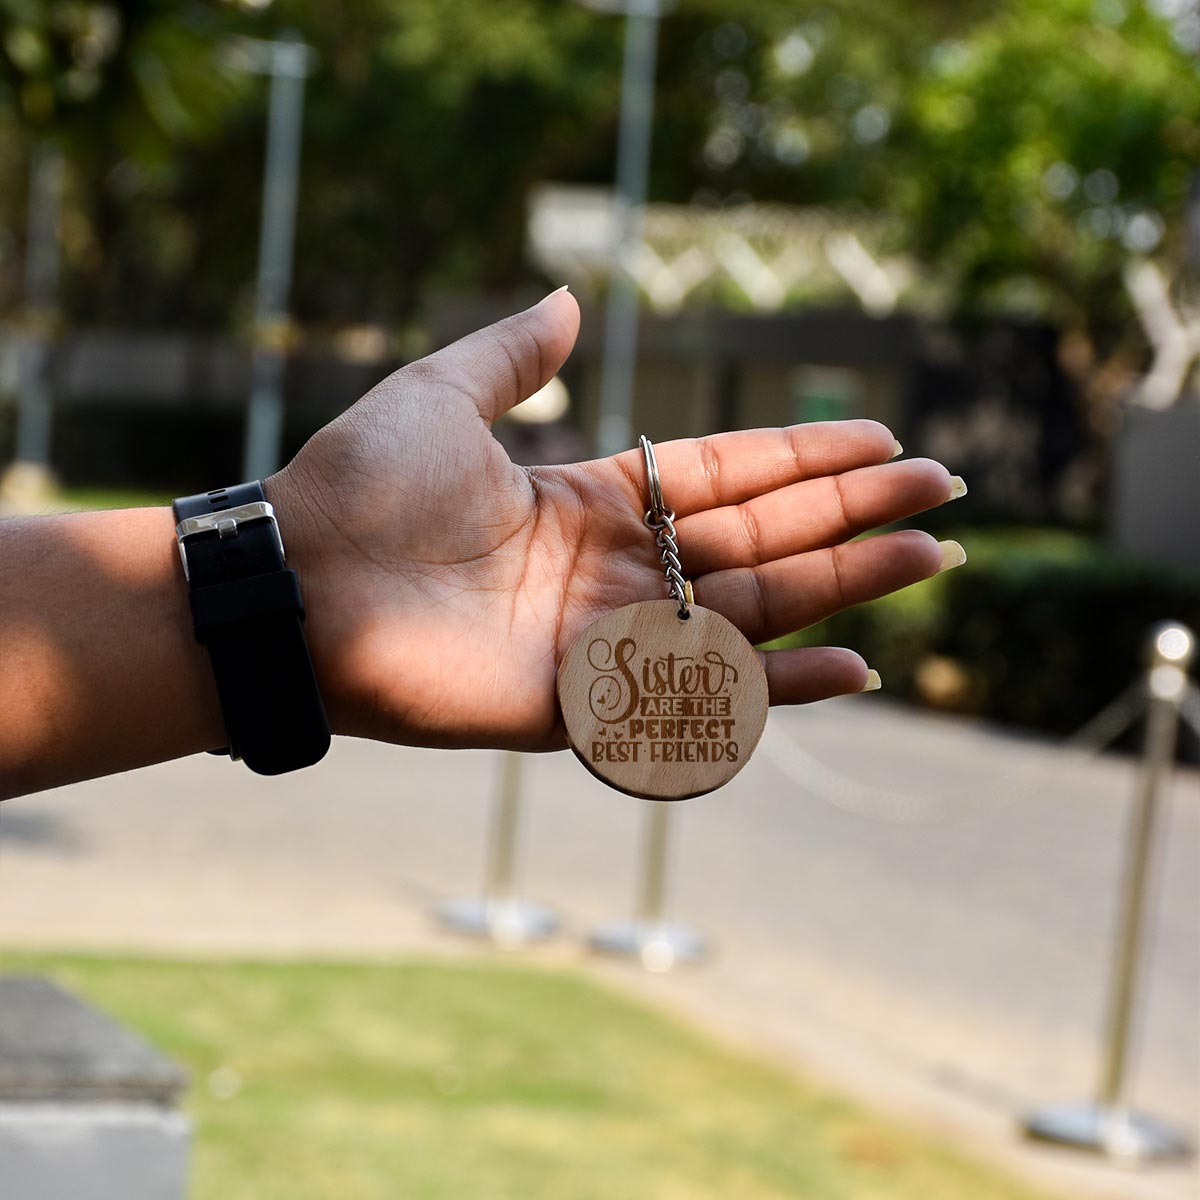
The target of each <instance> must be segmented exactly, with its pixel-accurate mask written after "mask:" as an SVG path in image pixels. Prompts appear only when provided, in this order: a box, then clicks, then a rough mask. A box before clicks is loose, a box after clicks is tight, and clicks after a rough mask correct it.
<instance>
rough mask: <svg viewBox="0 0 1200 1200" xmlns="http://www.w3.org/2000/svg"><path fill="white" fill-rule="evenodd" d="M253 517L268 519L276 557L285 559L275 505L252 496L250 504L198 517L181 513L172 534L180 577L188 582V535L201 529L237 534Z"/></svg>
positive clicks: (222, 535) (194, 534) (210, 531)
mask: <svg viewBox="0 0 1200 1200" xmlns="http://www.w3.org/2000/svg"><path fill="white" fill-rule="evenodd" d="M254 521H270V522H271V532H272V533H273V534H274V535H275V545H276V546H278V547H279V557H280V558H282V559H284V560H285V561H286V558H287V556H286V555H285V554H284V550H283V538H282V537H280V535H279V522H278V521H277V520H276V519H275V509H274V507H273V506H272V505H270V504H268V503H267V502H266V501H265V500H256V501H255V502H254V503H253V504H239V505H238V506H237V507H236V508H225V509H220V510H219V511H217V512H213V513H206V514H205V515H204V516H200V517H185V518H184V519H183V520H182V521H180V522H179V524H178V525H176V526H175V537H176V539H177V541H178V543H179V559H180V561H181V562H182V563H183V577H184V579H186V580H187V581H188V582H189V583H190V582H191V573H190V571H189V570H188V559H187V539H188V538H191V537H195V536H196V535H197V534H201V533H215V534H216V535H217V537H219V538H221V539H222V540H224V539H225V538H231V537H237V535H238V533H239V531H240V530H241V527H242V526H243V525H249V524H251V523H252V522H254Z"/></svg>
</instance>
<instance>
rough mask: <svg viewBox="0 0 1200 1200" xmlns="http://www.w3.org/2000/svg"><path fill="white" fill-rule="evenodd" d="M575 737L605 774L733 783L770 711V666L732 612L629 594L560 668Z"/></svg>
mask: <svg viewBox="0 0 1200 1200" xmlns="http://www.w3.org/2000/svg"><path fill="white" fill-rule="evenodd" d="M558 701H559V704H560V705H561V706H562V714H563V722H564V724H565V725H566V728H567V740H568V741H569V742H570V744H571V749H572V750H574V751H575V753H576V755H577V756H578V757H579V759H580V761H581V762H582V763H583V764H584V766H586V767H587V769H588V770H589V771H591V772H592V773H593V774H594V775H598V776H599V777H600V778H601V779H603V780H604V782H605V783H607V784H609V785H610V786H612V787H615V788H617V789H618V790H619V791H622V792H627V793H629V795H631V796H641V797H643V798H644V799H646V800H685V799H687V798H688V797H689V796H701V795H703V794H704V793H705V792H711V791H712V790H713V789H714V788H719V787H720V786H721V785H722V784H724V783H728V782H729V781H730V780H731V779H732V778H733V777H734V776H735V775H736V774H737V773H738V772H739V771H740V770H741V769H742V767H743V766H745V764H746V760H747V759H748V758H749V757H750V755H751V753H752V752H753V750H754V747H755V746H757V745H758V739H759V738H760V737H761V736H762V731H763V726H764V725H765V724H766V720H767V676H766V672H765V671H764V670H763V667H762V662H761V661H760V660H759V657H758V655H757V654H756V653H755V651H754V647H753V646H751V645H750V643H749V642H748V641H746V639H745V638H744V637H743V636H742V635H741V633H739V632H738V630H737V628H736V627H735V626H733V625H731V624H730V623H729V622H728V621H727V620H726V619H725V618H724V617H722V616H720V615H719V614H718V613H715V612H712V611H710V610H709V609H707V608H699V607H697V606H696V605H692V607H691V615H690V617H689V618H688V619H687V620H686V621H683V620H680V618H679V606H678V605H677V604H676V603H675V601H674V600H648V601H644V602H643V603H641V604H629V605H626V606H625V607H624V608H618V609H617V610H616V611H615V612H611V613H609V614H608V615H607V616H604V617H601V618H600V620H598V621H596V622H594V623H593V624H591V625H589V626H588V627H587V629H585V630H584V631H583V633H582V634H580V636H579V637H578V638H577V639H576V640H575V642H574V643H573V644H572V646H571V648H570V650H568V651H567V653H566V657H565V658H564V659H563V660H562V664H561V665H560V666H559V668H558Z"/></svg>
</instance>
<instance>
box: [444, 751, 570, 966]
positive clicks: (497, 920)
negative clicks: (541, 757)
mask: <svg viewBox="0 0 1200 1200" xmlns="http://www.w3.org/2000/svg"><path fill="white" fill-rule="evenodd" d="M520 817H521V755H520V754H514V753H512V752H511V751H506V752H505V753H504V754H503V756H502V758H501V761H500V794H499V796H497V798H496V807H495V812H494V815H493V819H492V836H491V838H490V840H489V844H488V861H487V868H486V872H485V879H484V888H483V895H482V896H470V897H467V898H465V899H461V900H451V901H450V902H449V903H448V904H445V905H443V906H442V907H441V908H439V909H438V910H437V914H436V915H437V919H438V920H439V921H440V922H441V923H442V924H443V925H445V926H446V928H447V929H452V930H454V932H455V933H465V934H469V935H470V936H472V937H482V938H488V939H489V940H491V941H493V942H495V943H496V944H497V945H500V946H519V945H523V944H524V943H526V942H536V941H543V940H544V939H546V938H548V937H552V936H553V935H554V934H555V933H557V932H558V927H559V920H558V917H557V916H556V915H555V914H554V913H553V912H551V911H550V910H549V909H548V908H544V907H542V905H540V904H534V903H532V902H531V901H529V900H522V899H521V898H520V896H518V895H517V891H516V856H517V829H518V826H519V824H520Z"/></svg>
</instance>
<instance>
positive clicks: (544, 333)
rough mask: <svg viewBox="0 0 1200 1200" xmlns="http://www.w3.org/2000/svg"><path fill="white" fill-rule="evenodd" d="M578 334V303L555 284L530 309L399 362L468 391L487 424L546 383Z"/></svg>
mask: <svg viewBox="0 0 1200 1200" xmlns="http://www.w3.org/2000/svg"><path fill="white" fill-rule="evenodd" d="M578 334H579V305H578V304H577V303H576V302H575V297H574V296H572V295H571V293H570V292H568V291H566V290H565V289H563V288H560V289H559V290H558V291H557V292H551V293H550V295H548V296H547V297H545V299H543V300H542V301H540V302H539V303H538V304H535V305H534V306H533V307H532V308H527V309H526V310H525V311H524V312H520V313H517V314H516V315H515V316H511V317H505V319H504V320H503V321H497V322H496V324H495V325H489V326H488V327H487V328H486V329H480V330H478V331H477V332H475V333H472V334H468V335H467V336H466V337H465V338H461V339H460V340H459V341H457V342H454V343H453V344H452V345H449V346H447V347H446V348H445V349H444V350H439V351H438V352H437V353H436V354H431V355H430V356H429V357H428V358H423V359H421V361H420V362H419V363H414V364H413V365H412V366H410V367H405V368H404V369H403V370H402V371H401V372H400V374H401V375H404V374H405V373H409V372H415V373H419V374H420V376H421V377H422V378H424V379H425V380H427V381H430V382H433V383H441V384H445V385H449V386H450V387H452V388H454V389H455V390H457V391H459V392H461V393H463V394H464V395H466V396H468V397H469V398H470V399H471V400H472V401H473V402H474V404H475V407H476V408H477V409H478V410H479V415H480V416H481V417H483V419H484V420H485V421H486V422H487V423H488V424H489V425H490V424H491V423H492V422H493V421H495V420H496V419H497V418H498V417H501V416H503V415H504V414H505V413H506V412H508V410H509V409H510V408H513V407H514V406H516V405H517V404H520V403H521V401H522V400H528V399H529V397H530V396H532V395H533V393H534V392H536V391H538V390H539V389H540V388H543V387H545V386H546V384H547V383H549V382H550V380H551V379H553V378H554V376H555V375H556V374H557V373H558V370H559V368H560V367H561V366H562V365H563V363H564V362H566V360H567V355H569V354H570V353H571V350H572V348H573V347H574V345H575V338H576V337H577V336H578Z"/></svg>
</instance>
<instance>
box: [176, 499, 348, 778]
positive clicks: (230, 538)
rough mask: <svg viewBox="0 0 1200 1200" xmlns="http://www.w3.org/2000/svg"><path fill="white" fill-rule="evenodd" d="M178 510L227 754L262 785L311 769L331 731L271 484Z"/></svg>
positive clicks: (184, 502) (185, 502)
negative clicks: (270, 499)
mask: <svg viewBox="0 0 1200 1200" xmlns="http://www.w3.org/2000/svg"><path fill="white" fill-rule="evenodd" d="M173 507H174V512H175V521H176V532H177V534H178V536H179V553H180V557H181V558H182V559H183V570H184V575H185V576H186V578H187V582H188V589H189V599H190V601H191V606H192V619H193V623H194V627H195V633H196V640H197V641H199V642H201V643H202V644H203V645H204V646H205V647H206V648H207V650H208V654H209V658H210V659H211V661H212V668H213V674H214V676H215V677H216V681H217V694H218V696H219V697H220V701H221V713H222V715H223V716H224V718H225V732H226V735H227V736H228V738H229V746H228V748H227V752H228V753H229V755H230V757H232V758H240V759H242V760H243V761H244V762H245V764H246V766H248V767H249V768H250V769H251V770H252V771H256V772H257V773H258V774H260V775H281V774H283V773H284V772H285V771H295V770H297V769H298V768H300V767H307V766H311V765H312V764H313V763H315V762H317V761H319V760H320V759H321V758H323V757H324V755H325V752H326V750H328V749H329V723H328V721H327V720H326V718H325V706H324V704H323V703H322V702H321V693H320V690H319V689H318V687H317V677H316V674H315V673H314V671H313V665H312V659H311V657H310V656H309V653H308V645H307V643H306V642H305V640H304V628H303V621H304V604H303V601H302V600H301V597H300V583H299V579H298V577H297V575H296V572H295V571H292V570H289V569H288V568H287V567H286V566H285V565H284V553H283V542H282V540H281V538H280V536H279V525H278V524H277V522H276V520H275V513H274V510H273V509H272V507H271V505H270V504H268V503H267V498H266V494H265V493H264V492H263V486H262V484H261V483H257V482H256V483H242V484H238V485H237V486H236V487H229V488H219V489H217V490H216V491H212V492H204V493H202V494H200V495H197V496H185V497H183V498H182V499H179V500H176V501H175V504H174V506H173Z"/></svg>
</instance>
